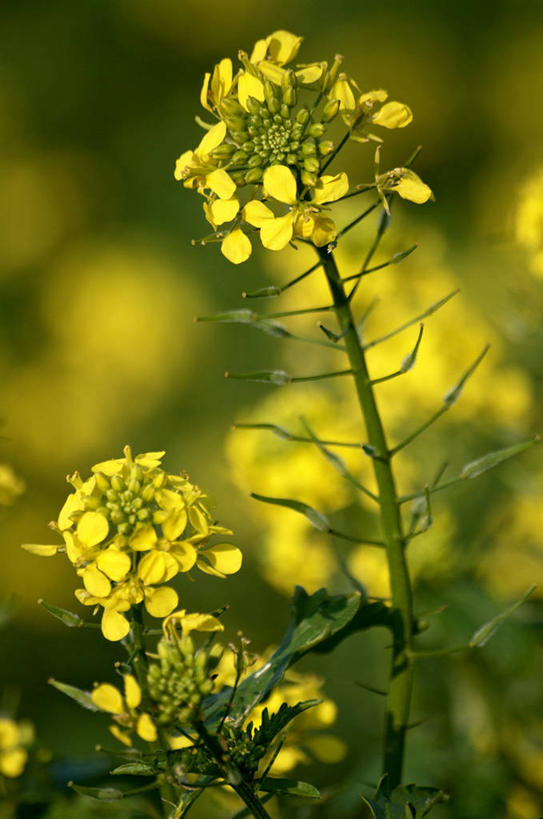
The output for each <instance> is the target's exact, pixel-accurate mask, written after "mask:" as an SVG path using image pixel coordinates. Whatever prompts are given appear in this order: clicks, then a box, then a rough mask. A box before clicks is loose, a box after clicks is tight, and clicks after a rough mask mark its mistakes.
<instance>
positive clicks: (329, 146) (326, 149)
mask: <svg viewBox="0 0 543 819" xmlns="http://www.w3.org/2000/svg"><path fill="white" fill-rule="evenodd" d="M333 150H334V143H333V142H332V140H331V139H323V140H322V142H319V153H320V155H321V156H327V155H328V154H330V153H332V151H333Z"/></svg>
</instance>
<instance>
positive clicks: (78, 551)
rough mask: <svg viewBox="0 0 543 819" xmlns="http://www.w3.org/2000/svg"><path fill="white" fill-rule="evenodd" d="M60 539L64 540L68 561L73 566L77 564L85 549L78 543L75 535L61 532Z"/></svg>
mask: <svg viewBox="0 0 543 819" xmlns="http://www.w3.org/2000/svg"><path fill="white" fill-rule="evenodd" d="M62 537H63V538H64V543H65V544H66V554H67V555H68V560H70V561H71V562H72V563H74V564H76V563H78V562H79V560H80V558H82V557H83V555H84V554H85V552H86V551H87V549H86V548H85V547H84V546H83V544H81V543H80V542H79V539H78V538H77V537H76V535H73V534H72V533H71V532H69V531H65V532H63V533H62Z"/></svg>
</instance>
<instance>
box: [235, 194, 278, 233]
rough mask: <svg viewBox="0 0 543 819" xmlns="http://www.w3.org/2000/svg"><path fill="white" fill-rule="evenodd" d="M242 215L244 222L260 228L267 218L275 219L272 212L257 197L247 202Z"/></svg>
mask: <svg viewBox="0 0 543 819" xmlns="http://www.w3.org/2000/svg"><path fill="white" fill-rule="evenodd" d="M242 216H243V218H244V219H245V221H246V222H249V224H250V225H252V226H253V227H257V228H261V227H262V225H263V224H265V222H267V220H268V219H275V214H274V212H273V211H272V210H270V208H268V207H267V206H266V205H265V204H264V202H261V201H260V200H259V199H252V200H251V201H250V202H247V204H246V205H245V207H244V208H243V211H242Z"/></svg>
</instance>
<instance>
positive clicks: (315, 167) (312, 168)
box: [304, 156, 320, 173]
mask: <svg viewBox="0 0 543 819" xmlns="http://www.w3.org/2000/svg"><path fill="white" fill-rule="evenodd" d="M304 168H305V170H306V171H309V173H318V172H319V168H320V163H319V160H318V159H317V158H316V157H314V156H308V157H306V158H305V159H304Z"/></svg>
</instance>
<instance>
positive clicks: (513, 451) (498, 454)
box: [460, 436, 539, 480]
mask: <svg viewBox="0 0 543 819" xmlns="http://www.w3.org/2000/svg"><path fill="white" fill-rule="evenodd" d="M538 442H539V436H537V437H536V438H531V439H530V440H529V441H523V442H522V443H521V444H515V445H514V446H508V447H505V449H497V450H495V451H494V452H488V453H487V454H486V455H483V456H482V457H481V458H477V459H476V460H475V461H471V463H469V464H466V465H465V466H464V467H463V469H462V471H461V473H460V478H462V480H471V478H476V477H477V476H478V475H482V473H483V472H486V471H487V470H488V469H493V468H494V467H495V466H498V464H501V463H502V462H503V461H507V460H508V459H509V458H512V457H514V456H515V455H518V453H519V452H523V451H524V450H525V449H528V447H531V446H532V444H535V443H538Z"/></svg>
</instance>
